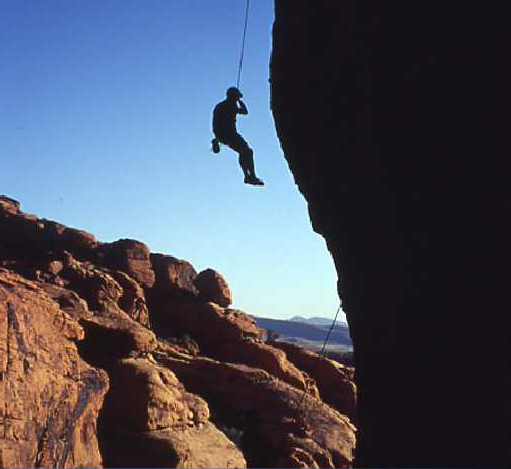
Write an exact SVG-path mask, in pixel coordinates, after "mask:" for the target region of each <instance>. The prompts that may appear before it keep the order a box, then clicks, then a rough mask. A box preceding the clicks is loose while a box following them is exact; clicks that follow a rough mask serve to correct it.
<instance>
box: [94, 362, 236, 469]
mask: <svg viewBox="0 0 511 469" xmlns="http://www.w3.org/2000/svg"><path fill="white" fill-rule="evenodd" d="M109 373H110V380H111V383H112V385H111V389H110V391H109V393H108V395H107V397H106V399H105V406H104V411H103V414H102V420H101V423H100V432H101V433H102V435H103V437H104V439H105V447H106V453H105V462H106V464H107V465H109V466H131V467H133V466H146V467H147V466H156V467H246V463H245V460H244V458H243V455H242V453H241V452H240V451H239V450H238V449H237V448H236V446H235V445H234V444H233V443H232V442H231V441H229V440H228V439H227V437H226V436H225V435H224V434H223V433H221V432H220V431H219V430H218V429H216V428H215V427H214V425H212V424H211V422H209V409H208V405H207V404H206V402H205V401H204V400H203V399H201V398H200V397H198V396H196V395H193V394H191V393H189V392H186V390H185V389H184V387H183V385H182V384H181V383H180V382H179V381H178V380H177V378H176V376H175V375H174V373H172V372H171V371H169V370H168V369H166V368H164V367H162V366H160V365H158V364H155V363H153V362H151V361H149V360H147V359H125V360H121V361H119V362H117V363H116V364H115V365H114V366H113V367H111V368H110V371H109ZM126 390H129V392H126Z"/></svg>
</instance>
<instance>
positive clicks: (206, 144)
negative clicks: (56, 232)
mask: <svg viewBox="0 0 511 469" xmlns="http://www.w3.org/2000/svg"><path fill="white" fill-rule="evenodd" d="M244 14H245V1H244V0H0V63H1V64H2V65H1V67H0V193H3V194H6V195H8V196H11V197H14V198H16V199H18V200H20V201H21V204H22V209H23V210H24V211H27V212H30V213H35V214H36V215H38V216H39V217H44V218H48V219H52V220H56V221H59V222H61V223H64V224H67V225H70V226H73V227H77V228H81V229H85V230H87V231H90V232H92V233H94V234H95V235H96V237H97V238H98V239H99V240H100V241H114V240H116V239H119V238H134V239H138V240H140V241H143V242H145V243H146V244H147V245H148V246H149V248H150V249H151V250H152V251H153V252H163V253H166V254H171V255H174V256H176V257H179V258H182V259H186V260H188V261H190V262H191V263H192V264H193V265H194V267H195V268H196V269H197V270H198V271H200V270H202V269H204V268H206V267H211V268H214V269H217V270H218V271H220V272H221V273H223V275H224V276H225V277H226V279H227V281H228V282H229V284H230V287H231V290H232V291H233V297H234V306H235V307H237V308H240V309H242V310H244V311H246V312H248V313H250V314H254V315H259V316H266V317H273V318H289V317H291V316H293V315H302V316H307V317H309V316H327V317H330V316H333V314H334V312H335V310H336V307H337V304H338V297H337V292H336V286H335V283H336V274H335V270H334V267H333V262H332V260H331V257H330V255H329V253H328V252H327V250H326V246H325V243H324V241H323V239H322V238H321V237H320V236H318V235H317V234H315V233H314V232H313V231H312V228H311V224H310V221H309V218H308V214H307V206H306V203H305V200H304V199H303V197H302V196H301V195H300V193H299V192H298V190H297V188H296V186H295V184H294V181H293V177H292V175H291V173H290V171H289V168H288V166H287V163H286V161H285V159H284V157H283V155H282V150H281V148H280V145H279V142H278V140H277V137H276V133H275V128H274V123H273V118H272V115H271V112H270V108H269V83H268V73H269V58H270V52H271V27H272V22H273V1H272V0H252V1H251V8H250V19H249V25H248V31H247V44H246V50H245V63H244V69H243V76H242V83H241V86H240V88H241V89H242V91H243V93H244V95H245V96H244V97H245V102H246V104H247V106H248V109H249V112H250V114H249V115H248V116H246V117H245V116H241V117H239V118H238V130H239V131H240V133H242V134H243V135H244V136H245V138H246V139H247V140H248V141H249V143H250V144H251V146H252V147H253V149H254V151H255V160H256V168H257V172H258V175H259V176H260V177H261V178H262V179H263V180H264V181H265V182H266V186H265V187H264V188H258V187H253V186H249V185H245V184H243V178H242V173H241V170H240V169H239V167H238V164H237V156H236V154H235V153H233V152H232V151H230V150H228V149H223V150H222V152H221V153H220V155H219V156H214V155H213V153H211V152H210V141H211V138H212V135H211V111H212V108H213V107H214V105H215V104H216V103H217V102H218V101H220V100H222V99H223V98H224V93H225V90H226V88H227V87H228V86H231V85H234V84H235V82H236V74H237V67H238V59H239V52H240V43H241V36H242V31H243V20H244ZM343 319H344V318H343Z"/></svg>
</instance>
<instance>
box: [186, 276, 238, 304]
mask: <svg viewBox="0 0 511 469" xmlns="http://www.w3.org/2000/svg"><path fill="white" fill-rule="evenodd" d="M193 283H194V285H195V286H196V287H197V290H199V297H200V298H201V299H202V300H204V301H212V302H213V303H216V304H218V305H220V306H224V307H227V306H229V305H230V304H231V303H232V295H231V290H229V285H227V281H226V280H225V279H224V277H223V275H222V274H220V273H219V272H217V271H216V270H213V269H206V270H203V271H202V272H200V273H199V275H197V277H196V278H195V280H194V282H193Z"/></svg>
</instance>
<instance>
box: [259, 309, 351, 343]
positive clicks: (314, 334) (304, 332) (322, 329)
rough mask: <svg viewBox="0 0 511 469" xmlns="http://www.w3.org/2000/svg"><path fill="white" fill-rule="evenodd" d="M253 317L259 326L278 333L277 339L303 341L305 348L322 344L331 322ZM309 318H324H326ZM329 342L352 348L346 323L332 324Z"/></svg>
mask: <svg viewBox="0 0 511 469" xmlns="http://www.w3.org/2000/svg"><path fill="white" fill-rule="evenodd" d="M254 319H255V320H256V322H257V324H258V326H259V327H262V328H263V329H270V330H272V331H275V332H276V333H277V334H279V336H280V338H279V340H283V341H286V342H294V343H299V344H300V343H303V345H305V344H307V348H316V347H317V346H318V345H322V344H323V341H324V340H325V337H326V335H327V334H328V330H329V329H330V325H331V323H332V321H331V320H328V324H308V323H304V322H301V321H291V320H281V319H270V318H261V317H257V316H254ZM311 319H325V320H326V318H311ZM329 344H330V345H336V346H337V348H339V347H340V348H352V343H351V338H350V335H349V330H348V326H347V325H346V324H344V323H340V324H337V325H335V326H334V328H333V329H332V332H331V334H330V338H329Z"/></svg>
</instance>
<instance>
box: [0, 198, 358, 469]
mask: <svg viewBox="0 0 511 469" xmlns="http://www.w3.org/2000/svg"><path fill="white" fill-rule="evenodd" d="M230 303H231V293H230V290H229V286H228V284H227V282H226V280H225V279H224V278H223V277H222V275H221V274H219V273H218V272H216V271H213V270H212V269H208V270H206V271H204V272H201V273H200V274H199V275H197V272H196V271H195V269H194V268H193V266H192V265H191V264H190V263H189V262H187V261H185V260H181V259H178V258H176V257H173V256H167V255H163V254H157V253H151V252H150V251H149V249H148V248H147V246H146V245H145V244H143V243H141V242H139V241H135V240H127V239H124V240H119V241H117V242H114V243H102V242H99V241H97V240H96V239H95V237H94V236H93V235H91V234H89V233H86V232H84V231H81V230H75V229H71V228H67V227H65V226H63V225H60V224H58V223H55V222H52V221H49V220H41V219H38V218H37V217H36V216H34V215H27V214H25V213H23V212H21V210H20V206H19V203H18V202H16V201H13V200H12V199H10V198H8V197H4V196H0V335H1V336H2V337H3V339H2V340H0V342H1V343H2V344H3V345H0V347H1V348H0V358H1V362H0V363H3V364H2V365H1V369H0V373H1V375H0V377H1V381H0V383H1V384H2V387H1V388H0V396H1V397H0V398H1V401H2V402H1V405H0V409H1V410H0V412H1V413H0V422H1V424H2V429H3V430H4V431H3V432H2V433H1V435H0V461H1V462H2V463H3V465H8V466H40V465H43V466H56V465H58V466H66V467H70V466H94V467H100V466H101V465H104V466H106V467H119V466H123V467H141V466H145V467H147V466H151V467H246V466H247V465H248V466H251V467H254V466H260V465H264V466H266V467H282V466H286V467H349V466H350V465H351V462H352V459H353V456H352V452H353V448H354V442H355V427H354V425H353V422H352V421H351V420H350V418H351V416H348V415H345V412H343V409H340V408H339V406H336V405H334V403H332V402H333V401H332V402H327V401H326V400H325V402H323V401H322V399H321V395H322V394H323V395H325V396H327V395H328V392H331V394H332V395H333V394H335V392H336V390H334V389H332V390H330V391H329V390H328V389H327V388H328V384H327V383H326V382H325V381H321V379H319V380H318V383H317V384H318V385H319V388H320V389H321V391H320V389H318V385H317V384H316V381H315V379H314V377H313V376H312V375H313V373H310V374H309V373H308V372H307V366H305V367H303V368H302V367H301V365H300V363H301V362H300V360H296V359H295V358H292V359H289V358H288V355H289V357H290V358H291V357H294V356H295V355H296V354H299V353H298V352H296V351H295V353H294V354H290V353H289V351H283V350H280V349H279V348H278V347H275V346H272V345H271V344H269V343H265V342H264V341H263V340H262V337H263V330H262V329H261V328H259V327H258V326H257V324H256V322H255V320H254V319H253V317H251V316H250V315H248V314H246V313H245V312H243V311H240V310H237V309H233V308H230V307H229V305H230ZM304 353H305V352H304ZM302 361H303V360H302ZM314 376H316V375H314ZM317 376H318V377H320V375H317ZM334 386H337V384H334ZM345 389H346V390H347V389H348V387H346V388H345ZM342 392H344V391H342ZM348 394H349V392H348ZM346 399H348V400H349V399H350V396H347V397H346ZM335 407H337V410H336V408H335ZM339 410H341V411H340V412H339Z"/></svg>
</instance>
